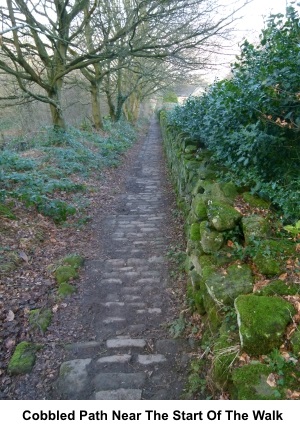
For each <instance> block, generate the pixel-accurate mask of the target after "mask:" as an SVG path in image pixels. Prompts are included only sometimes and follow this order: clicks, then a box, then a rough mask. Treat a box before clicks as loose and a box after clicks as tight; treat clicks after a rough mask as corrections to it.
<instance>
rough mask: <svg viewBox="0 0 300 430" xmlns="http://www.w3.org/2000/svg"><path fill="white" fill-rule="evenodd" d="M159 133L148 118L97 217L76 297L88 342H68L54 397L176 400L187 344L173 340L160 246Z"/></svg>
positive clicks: (165, 200)
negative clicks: (126, 172) (95, 252)
mask: <svg viewBox="0 0 300 430" xmlns="http://www.w3.org/2000/svg"><path fill="white" fill-rule="evenodd" d="M162 159H163V154H162V146H161V136H160V131H159V127H158V124H157V123H156V121H155V120H153V122H152V124H151V127H150V131H149V133H148V135H147V137H146V139H145V140H144V142H143V144H142V145H141V149H140V152H139V154H138V157H137V158H136V160H135V161H134V162H133V163H132V167H131V169H130V176H129V177H127V182H126V185H125V192H124V193H123V194H122V195H121V196H119V198H118V205H117V209H116V210H115V211H114V213H113V214H112V215H108V216H106V217H105V218H104V219H102V221H101V222H102V228H101V237H99V242H100V243H101V249H102V248H104V252H105V256H103V255H102V254H103V249H102V251H101V252H100V251H99V259H94V260H90V261H88V262H87V264H86V267H85V271H84V274H83V281H82V282H87V284H88V286H89V288H87V292H86V293H85V295H84V298H83V305H84V306H85V307H86V308H87V309H88V311H89V312H88V314H89V321H88V324H89V326H90V327H92V329H93V331H94V333H95V337H94V340H92V341H89V340H87V341H86V342H83V343H76V344H73V345H70V346H68V354H69V357H68V358H69V359H68V361H66V362H64V363H63V364H62V366H61V369H60V376H59V379H58V381H57V382H56V393H57V394H56V395H57V396H58V398H61V399H93V400H97V399H104V400H111V399H117V400H142V399H180V398H181V395H182V392H183V389H184V384H185V374H186V370H187V363H188V356H189V355H188V352H187V351H188V345H187V344H186V342H185V341H184V340H177V339H172V338H171V337H170V334H169V330H168V328H167V322H168V321H169V318H170V317H171V315H172V300H171V292H170V291H171V286H172V285H171V284H172V281H171V280H170V278H169V277H168V271H167V264H166V252H167V250H168V246H169V243H168V237H167V236H168V233H167V228H166V219H167V218H168V217H169V215H170V210H171V208H170V198H169V196H168V193H167V191H166V186H165V185H166V177H165V167H164V165H163V162H162Z"/></svg>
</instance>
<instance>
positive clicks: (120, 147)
mask: <svg viewBox="0 0 300 430" xmlns="http://www.w3.org/2000/svg"><path fill="white" fill-rule="evenodd" d="M135 137H136V133H135V131H134V129H133V127H132V126H130V125H129V124H128V123H126V122H122V121H121V122H119V123H117V124H115V123H114V124H112V123H110V122H108V121H107V122H106V123H105V126H104V129H103V131H102V133H95V132H93V131H80V130H77V129H75V128H70V129H68V131H66V132H57V131H54V130H53V129H52V128H45V129H43V130H41V131H40V132H38V133H36V134H35V135H33V136H32V137H30V138H27V139H26V141H24V137H23V138H22V139H14V140H12V141H10V142H8V143H6V145H5V147H4V148H3V150H2V151H1V158H0V181H1V190H0V201H1V202H5V201H14V200H19V201H22V202H24V203H25V205H26V206H35V207H36V209H37V211H38V212H40V213H42V214H43V215H46V216H49V217H51V218H53V219H54V221H55V222H58V223H59V222H63V221H66V219H67V218H68V216H70V215H73V214H74V213H75V212H76V208H78V204H76V202H78V201H79V200H80V199H78V198H76V194H78V193H84V192H85V190H86V184H85V180H86V179H88V178H89V177H91V175H96V176H97V177H98V178H99V177H100V175H101V171H102V170H103V168H105V167H114V166H117V165H118V163H119V158H120V154H122V153H123V152H124V151H125V150H126V149H127V148H128V147H129V146H130V145H131V144H132V143H133V141H134V140H135ZM75 193H76V194H75Z"/></svg>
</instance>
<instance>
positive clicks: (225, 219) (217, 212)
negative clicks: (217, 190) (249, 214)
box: [207, 200, 242, 231]
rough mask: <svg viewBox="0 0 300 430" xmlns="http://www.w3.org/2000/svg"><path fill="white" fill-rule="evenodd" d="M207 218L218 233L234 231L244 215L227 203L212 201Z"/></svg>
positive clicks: (208, 207)
mask: <svg viewBox="0 0 300 430" xmlns="http://www.w3.org/2000/svg"><path fill="white" fill-rule="evenodd" d="M207 217H208V220H209V222H210V224H211V226H212V227H213V228H215V229H216V230H217V231H225V230H232V229H233V228H234V227H235V226H236V224H237V223H238V222H239V221H240V219H241V218H242V215H241V213H240V212H238V211H237V210H236V209H234V208H233V207H232V206H230V205H228V204H227V203H224V202H222V201H218V200H211V201H209V203H208V205H207Z"/></svg>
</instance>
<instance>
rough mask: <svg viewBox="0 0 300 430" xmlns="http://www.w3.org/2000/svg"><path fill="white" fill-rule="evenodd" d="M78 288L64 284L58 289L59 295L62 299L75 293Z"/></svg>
mask: <svg viewBox="0 0 300 430" xmlns="http://www.w3.org/2000/svg"><path fill="white" fill-rule="evenodd" d="M75 291H76V287H75V286H74V285H71V284H68V283H67V282H62V283H61V284H60V285H59V287H58V294H59V296H61V297H66V296H70V295H71V294H73V293H75Z"/></svg>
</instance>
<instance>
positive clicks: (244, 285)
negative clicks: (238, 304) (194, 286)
mask: <svg viewBox="0 0 300 430" xmlns="http://www.w3.org/2000/svg"><path fill="white" fill-rule="evenodd" d="M205 285H206V288H207V292H208V293H209V295H210V296H211V297H212V299H213V300H214V301H215V302H216V304H218V305H219V306H223V305H227V306H228V305H229V306H232V305H233V303H234V300H235V299H236V297H237V296H239V295H240V294H247V293H251V292H252V289H253V276H252V272H251V269H250V267H249V266H248V265H247V264H233V265H231V266H229V267H228V268H227V270H226V272H223V271H214V272H213V273H211V274H210V276H208V277H207V278H206V281H205Z"/></svg>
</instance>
